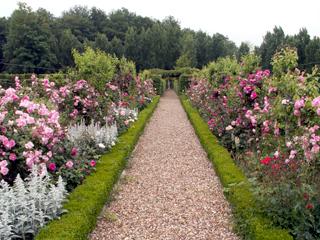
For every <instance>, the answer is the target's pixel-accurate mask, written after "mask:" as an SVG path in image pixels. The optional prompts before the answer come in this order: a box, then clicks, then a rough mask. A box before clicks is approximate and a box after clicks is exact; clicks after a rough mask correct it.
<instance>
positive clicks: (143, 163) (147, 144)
mask: <svg viewBox="0 0 320 240" xmlns="http://www.w3.org/2000/svg"><path fill="white" fill-rule="evenodd" d="M129 161H130V162H129V166H128V169H127V170H126V171H125V173H124V176H123V177H122V180H121V181H120V184H119V186H118V187H117V193H116V194H115V196H114V198H115V199H114V200H113V201H112V202H111V203H110V204H109V206H106V207H105V209H104V211H103V212H102V214H101V217H100V219H99V220H98V223H97V227H96V229H95V230H94V232H93V233H92V234H91V235H90V239H91V240H103V239H112V240H117V239H121V240H124V239H126V240H127V239H128V240H129V239H135V240H142V239H148V240H151V239H154V240H165V239H166V240H176V239H179V240H189V239H196V240H200V239H208V240H209V239H210V240H214V239H217V240H224V239H239V238H238V237H237V236H236V235H235V234H234V233H233V232H232V215H231V211H230V206H229V205H228V202H227V201H226V199H225V197H224V195H223V193H222V187H221V184H220V182H219V179H218V177H217V176H216V175H215V173H214V170H213V169H212V166H211V164H210V162H209V161H208V159H207V157H206V154H205V152H204V150H203V149H202V147H201V145H200V143H199V141H198V139H197V137H196V135H195V133H194V130H193V128H192V126H191V124H190V122H189V121H188V119H187V116H186V114H185V112H184V110H183V108H182V106H181V104H180V102H179V99H178V97H177V96H176V94H175V93H174V92H173V91H168V92H166V94H165V95H164V97H162V98H161V101H160V103H159V106H158V108H157V109H156V111H155V113H154V115H153V117H152V118H151V121H150V123H149V124H148V125H147V127H146V129H145V132H144V134H143V135H142V136H141V138H140V140H139V142H138V144H137V147H136V149H135V151H134V153H133V155H132V157H131V159H130V160H129Z"/></svg>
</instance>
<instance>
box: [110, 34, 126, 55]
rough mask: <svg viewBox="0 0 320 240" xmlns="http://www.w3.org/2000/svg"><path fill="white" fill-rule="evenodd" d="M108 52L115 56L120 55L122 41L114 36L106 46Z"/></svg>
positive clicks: (122, 49)
mask: <svg viewBox="0 0 320 240" xmlns="http://www.w3.org/2000/svg"><path fill="white" fill-rule="evenodd" d="M108 53H111V54H115V55H116V56H117V57H122V56H123V55H124V46H123V43H122V41H121V40H120V39H119V38H117V37H114V38H113V39H112V40H111V41H110V43H109V46H108Z"/></svg>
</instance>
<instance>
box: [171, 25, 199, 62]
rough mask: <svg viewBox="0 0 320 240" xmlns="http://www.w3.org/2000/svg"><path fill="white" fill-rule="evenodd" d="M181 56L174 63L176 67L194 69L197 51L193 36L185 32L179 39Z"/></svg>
mask: <svg viewBox="0 0 320 240" xmlns="http://www.w3.org/2000/svg"><path fill="white" fill-rule="evenodd" d="M181 47H182V49H181V55H180V57H179V58H178V59H177V61H176V67H177V68H181V67H195V66H196V65H197V49H196V43H195V38H194V34H193V33H192V32H189V31H186V32H185V33H184V34H183V36H182V39H181Z"/></svg>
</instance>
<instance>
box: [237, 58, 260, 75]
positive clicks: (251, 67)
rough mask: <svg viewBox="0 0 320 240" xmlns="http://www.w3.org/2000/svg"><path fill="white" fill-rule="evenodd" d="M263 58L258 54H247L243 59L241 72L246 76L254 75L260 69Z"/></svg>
mask: <svg viewBox="0 0 320 240" xmlns="http://www.w3.org/2000/svg"><path fill="white" fill-rule="evenodd" d="M260 63H261V57H260V56H258V55H256V54H253V53H252V54H247V55H244V56H242V57H241V71H242V73H243V74H244V75H246V74H249V73H253V72H255V71H257V70H258V69H259V68H260Z"/></svg>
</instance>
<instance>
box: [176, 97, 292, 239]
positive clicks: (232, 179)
mask: <svg viewBox="0 0 320 240" xmlns="http://www.w3.org/2000/svg"><path fill="white" fill-rule="evenodd" d="M180 100H181V103H182V105H183V108H184V109H185V111H186V113H187V115H188V118H189V120H190V121H191V123H192V125H193V127H194V129H195V132H196V134H197V136H198V138H199V140H200V142H201V144H202V146H203V148H204V149H205V151H206V152H207V154H208V158H209V159H210V161H212V163H213V166H214V168H215V171H216V173H217V175H218V176H219V178H220V181H221V183H222V185H223V187H224V188H225V195H226V197H227V199H228V200H229V202H230V203H231V204H232V207H233V214H234V216H235V219H236V224H237V226H236V228H237V231H238V232H239V233H240V234H242V235H243V236H244V238H245V239H259V240H261V239H263V240H267V239H270V240H277V239H279V240H280V239H281V240H287V239H293V238H292V236H290V234H289V233H288V231H287V230H284V229H280V228H276V227H274V226H273V225H272V223H271V221H270V220H269V219H268V218H266V217H264V216H263V215H262V214H261V213H260V211H259V207H258V206H257V203H256V199H255V198H254V196H253V194H252V192H251V190H250V188H251V186H250V183H249V181H248V179H247V178H246V177H245V175H244V174H243V172H242V171H241V170H240V169H239V168H238V167H237V166H236V164H235V163H234V161H233V159H232V158H231V156H230V154H229V152H228V151H227V149H226V148H224V147H222V146H221V145H220V144H219V142H218V140H217V138H216V137H215V136H214V135H213V134H212V133H211V131H210V129H209V127H208V125H207V123H206V122H205V121H204V120H203V119H202V118H201V116H200V114H199V113H198V111H197V110H196V109H195V108H193V107H192V105H191V103H190V101H189V100H187V98H186V97H185V96H181V97H180ZM213 217H214V216H213Z"/></svg>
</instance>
